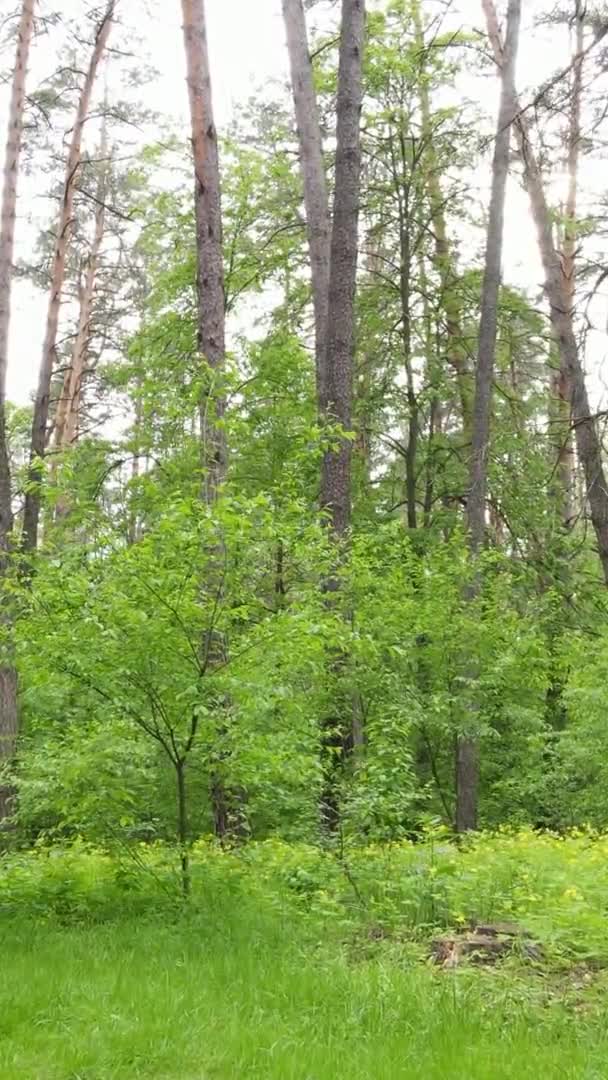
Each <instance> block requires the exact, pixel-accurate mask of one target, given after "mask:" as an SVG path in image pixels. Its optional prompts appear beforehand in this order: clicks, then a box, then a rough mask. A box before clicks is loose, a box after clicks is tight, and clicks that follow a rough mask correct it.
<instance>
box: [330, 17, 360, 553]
mask: <svg viewBox="0 0 608 1080" xmlns="http://www.w3.org/2000/svg"><path fill="white" fill-rule="evenodd" d="M364 30H365V3H364V0H342V31H341V37H340V63H339V71H338V105H337V130H336V136H337V146H336V181H335V194H334V211H333V224H332V232H331V259H330V275H329V305H328V326H327V361H326V379H325V386H324V392H325V393H324V400H323V401H322V402H321V409H322V413H323V415H324V416H326V417H327V419H328V420H329V421H330V422H332V423H338V424H339V425H340V426H341V427H342V428H343V429H344V430H346V431H350V428H351V422H352V399H353V361H354V347H355V288H356V279H357V251H358V223H359V193H360V185H361V133H360V114H361V102H362V97H363V86H362V83H363V75H362V70H363V41H364ZM351 457H352V445H351V440H350V439H340V440H339V445H338V447H337V449H331V450H328V451H327V452H326V453H325V454H324V457H323V464H322V469H321V507H322V509H323V510H326V511H327V512H328V519H329V524H330V527H331V530H332V532H333V533H334V535H335V536H336V537H337V538H342V537H344V535H345V533H346V531H347V529H348V526H349V524H350V515H351Z"/></svg>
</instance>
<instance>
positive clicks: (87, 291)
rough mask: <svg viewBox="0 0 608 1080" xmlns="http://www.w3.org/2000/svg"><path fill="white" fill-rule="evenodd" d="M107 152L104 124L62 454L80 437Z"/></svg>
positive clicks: (61, 426)
mask: <svg viewBox="0 0 608 1080" xmlns="http://www.w3.org/2000/svg"><path fill="white" fill-rule="evenodd" d="M107 153H108V144H107V135H106V126H105V122H104V128H103V132H102V137H101V144H100V147H99V157H100V160H101V163H102V164H101V170H102V171H101V173H100V176H99V180H98V184H97V193H96V198H97V210H96V212H95V232H94V235H93V242H92V244H91V250H90V251H89V255H88V258H87V261H86V269H85V275H84V282H82V283H81V285H80V287H79V302H80V312H79V316H78V328H77V331H76V337H75V340H74V345H73V348H72V356H71V360H70V365H69V367H68V369H67V371H66V372H65V375H64V378H63V387H62V390H61V395H60V398H59V402H58V404H57V411H56V415H55V433H54V441H55V447H56V449H57V450H59V451H61V450H65V449H67V447H69V446H72V444H73V443H74V442H75V441H76V438H77V436H78V428H79V418H80V415H79V414H80V400H81V387H82V378H83V375H84V370H85V365H86V360H87V351H88V346H89V340H90V334H91V316H92V312H93V300H94V297H95V283H96V278H97V267H98V263H99V255H100V251H101V245H102V243H103V238H104V234H105V224H106V175H107V164H106V157H107Z"/></svg>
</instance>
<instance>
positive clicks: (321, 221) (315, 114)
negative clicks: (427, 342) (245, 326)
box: [283, 0, 331, 405]
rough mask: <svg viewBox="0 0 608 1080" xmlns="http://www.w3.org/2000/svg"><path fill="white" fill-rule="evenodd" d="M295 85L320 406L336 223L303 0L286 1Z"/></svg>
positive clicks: (290, 56) (293, 82)
mask: <svg viewBox="0 0 608 1080" xmlns="http://www.w3.org/2000/svg"><path fill="white" fill-rule="evenodd" d="M283 17H284V20H285V30H286V33H287V48H288V52H289V64H290V69H291V85H292V91H293V99H294V106H295V114H296V123H297V127H298V140H299V144H300V168H301V172H302V182H303V187H304V206H305V209H306V228H307V232H308V249H309V255H310V269H311V279H312V296H313V305H314V311H315V357H316V370H317V394H318V399H319V403H320V404H322V405H324V404H325V402H326V388H325V379H326V363H327V356H326V341H327V306H328V303H329V262H330V234H331V218H330V212H329V196H328V193H327V179H326V176H325V165H324V163H323V140H322V135H321V127H320V124H319V111H318V105H317V95H316V92H315V85H314V79H313V70H312V62H311V58H310V52H309V48H308V38H307V33H306V16H305V14H304V5H303V2H302V0H283Z"/></svg>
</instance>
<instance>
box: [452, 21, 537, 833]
mask: <svg viewBox="0 0 608 1080" xmlns="http://www.w3.org/2000/svg"><path fill="white" fill-rule="evenodd" d="M520 16H521V6H520V0H509V6H508V11H507V33H506V45H505V51H504V57H503V62H502V66H501V92H500V107H499V111H498V127H497V132H496V139H495V143H494V160H493V163H492V190H491V195H490V212H489V218H488V235H487V241H486V256H485V267H484V276H483V286H482V293H481V317H480V323H479V344H478V354H477V370H476V375H475V401H474V407H473V428H472V432H471V457H470V465H469V492H468V498H467V525H468V530H469V547H470V551H471V555H472V556H473V558H475V556H477V555H478V553H479V552H480V550H481V548H482V547H483V543H484V538H485V528H486V501H487V489H488V451H489V445H490V420H491V414H492V387H493V382H494V365H495V359H496V335H497V329H498V302H499V296H500V285H501V278H502V247H503V235H504V212H505V197H506V191H507V178H508V175H509V147H510V144H511V126H512V124H513V121H514V119H515V116H516V112H517V109H516V107H515V105H514V102H513V95H512V93H511V91H510V86H511V84H512V83H513V81H514V79H515V63H516V58H517V46H518V41H519V23H520ZM477 592H478V587H477V586H473V588H472V590H471V594H470V598H471V599H472V600H473V599H474V598H475V596H476V595H477ZM476 714H477V708H476V707H475V706H473V707H472V708H471V716H470V717H469V718H468V722H469V723H471V721H473V722H472V724H471V730H470V731H465V732H463V733H462V734H461V735H460V736H459V737H458V748H457V754H456V830H457V832H465V831H466V830H468V829H475V828H476V827H477V803H478V787H479V754H478V745H477V738H476V734H477V733H476V731H475V727H476V721H477V715H476Z"/></svg>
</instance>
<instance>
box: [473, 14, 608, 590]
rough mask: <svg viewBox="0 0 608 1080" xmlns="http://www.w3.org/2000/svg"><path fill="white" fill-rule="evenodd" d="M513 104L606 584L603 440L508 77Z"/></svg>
mask: <svg viewBox="0 0 608 1080" xmlns="http://www.w3.org/2000/svg"><path fill="white" fill-rule="evenodd" d="M482 2H483V8H484V12H485V15H486V23H487V28H488V37H489V39H490V44H491V46H492V49H493V52H494V58H495V60H496V63H497V64H498V66H499V67H500V66H501V65H502V63H503V49H502V42H501V36H500V30H499V27H498V19H497V16H496V9H495V7H494V4H493V2H492V0H482ZM508 88H509V93H510V95H511V101H512V109H513V111H514V112H515V113H516V115H517V119H516V121H515V125H514V127H515V137H516V140H517V144H518V149H519V154H520V157H521V160H522V163H523V168H524V180H525V184H526V188H527V190H528V196H529V199H530V206H531V208H532V217H533V219H534V223H535V226H536V232H537V237H538V246H539V251H540V255H541V260H542V263H543V269H544V273H545V290H546V293H547V296H548V299H549V308H550V315H551V325H552V328H553V333H554V335H555V339H556V342H557V346H558V349H559V355H560V365H562V366H563V370H564V372H565V373H566V374H567V376H568V380H569V383H570V393H571V409H572V424H573V426H574V434H575V441H576V449H577V453H578V457H579V459H580V462H581V465H582V467H583V472H584V476H585V494H586V498H587V503H588V505H589V510H590V514H591V522H592V525H593V530H594V532H595V537H596V541H597V548H598V554H599V558H600V563H601V566H602V572H603V576H604V582H605V584H606V585H608V483H607V481H606V473H605V470H604V463H603V455H602V444H601V440H600V438H599V434H598V429H597V425H596V421H595V418H594V416H593V414H592V412H591V409H590V406H589V397H588V394H587V387H586V384H585V375H584V372H583V366H582V363H581V358H580V356H579V351H578V345H577V341H576V335H575V332H574V324H573V320H572V312H571V310H570V308H569V304H568V295H567V292H566V290H565V288H564V278H563V273H562V264H561V258H560V255H559V252H558V251H557V250H556V247H555V243H554V240H553V227H552V215H551V211H550V209H549V205H548V203H547V197H546V194H545V187H544V181H543V175H542V171H541V169H540V166H539V164H538V161H537V158H536V155H535V153H534V150H533V148H532V145H531V142H530V130H529V126H528V121H527V119H526V114H525V113H523V112H522V111H521V108H520V104H519V99H518V96H517V90H516V86H515V79H514V78H513V77H510V78H509V86H508Z"/></svg>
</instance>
